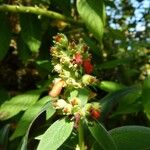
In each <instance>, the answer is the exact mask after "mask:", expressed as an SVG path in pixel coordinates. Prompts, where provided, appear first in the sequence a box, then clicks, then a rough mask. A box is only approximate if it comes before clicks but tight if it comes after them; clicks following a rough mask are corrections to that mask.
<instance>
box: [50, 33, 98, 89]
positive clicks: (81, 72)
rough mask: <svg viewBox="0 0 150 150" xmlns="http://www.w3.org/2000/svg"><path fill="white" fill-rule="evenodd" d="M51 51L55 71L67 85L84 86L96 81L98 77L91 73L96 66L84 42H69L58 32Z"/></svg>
mask: <svg viewBox="0 0 150 150" xmlns="http://www.w3.org/2000/svg"><path fill="white" fill-rule="evenodd" d="M50 53H51V55H52V64H53V66H54V71H55V72H57V73H58V76H59V77H60V79H61V80H63V81H64V82H65V86H69V87H70V86H72V87H74V88H82V87H84V86H87V85H89V84H91V83H94V82H95V81H96V78H95V77H93V76H92V75H90V74H91V73H92V72H93V69H94V67H93V65H92V63H91V59H92V57H91V54H89V52H88V47H87V46H86V45H85V44H84V43H82V42H79V44H75V43H74V42H71V43H69V42H68V39H67V37H66V36H65V35H64V34H57V35H56V36H55V37H54V46H53V47H52V48H51V50H50Z"/></svg>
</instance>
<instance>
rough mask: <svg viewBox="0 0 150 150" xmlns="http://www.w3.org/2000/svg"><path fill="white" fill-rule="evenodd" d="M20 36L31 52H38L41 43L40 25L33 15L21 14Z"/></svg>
mask: <svg viewBox="0 0 150 150" xmlns="http://www.w3.org/2000/svg"><path fill="white" fill-rule="evenodd" d="M20 23H21V36H22V38H23V40H24V42H25V43H26V44H27V45H28V47H29V49H30V50H31V51H32V52H38V51H39V48H40V45H41V26H40V22H39V19H38V18H37V16H35V15H28V14H21V15H20Z"/></svg>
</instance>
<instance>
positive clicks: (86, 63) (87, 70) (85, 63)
mask: <svg viewBox="0 0 150 150" xmlns="http://www.w3.org/2000/svg"><path fill="white" fill-rule="evenodd" d="M83 69H84V72H85V73H87V74H91V73H92V72H93V65H92V64H91V59H86V60H84V61H83Z"/></svg>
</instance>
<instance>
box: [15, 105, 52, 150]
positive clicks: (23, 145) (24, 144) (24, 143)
mask: <svg viewBox="0 0 150 150" xmlns="http://www.w3.org/2000/svg"><path fill="white" fill-rule="evenodd" d="M51 106H52V105H51V102H48V103H46V105H45V106H44V107H43V108H42V110H41V111H40V112H39V113H38V114H37V115H36V116H35V117H34V119H33V120H32V122H31V123H30V125H29V127H28V129H27V132H26V134H25V136H24V137H23V139H22V141H21V144H20V145H19V148H18V149H20V150H27V144H28V136H29V132H30V129H31V127H32V124H33V123H34V121H35V120H36V119H37V118H38V117H39V115H41V114H42V113H43V112H44V111H46V110H48V109H50V108H51ZM53 113H54V112H52V114H51V115H53Z"/></svg>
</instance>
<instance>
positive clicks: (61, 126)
mask: <svg viewBox="0 0 150 150" xmlns="http://www.w3.org/2000/svg"><path fill="white" fill-rule="evenodd" d="M73 124H74V122H71V121H68V120H67V119H65V118H64V119H61V120H57V121H56V122H54V123H53V124H52V125H51V126H50V127H49V128H48V129H47V130H46V132H45V133H44V134H43V135H42V139H41V141H40V143H39V145H38V148H37V150H47V149H51V150H56V149H57V148H59V147H60V146H61V145H62V144H63V143H64V141H65V140H66V139H67V138H68V137H69V136H70V134H71V132H72V129H73Z"/></svg>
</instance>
